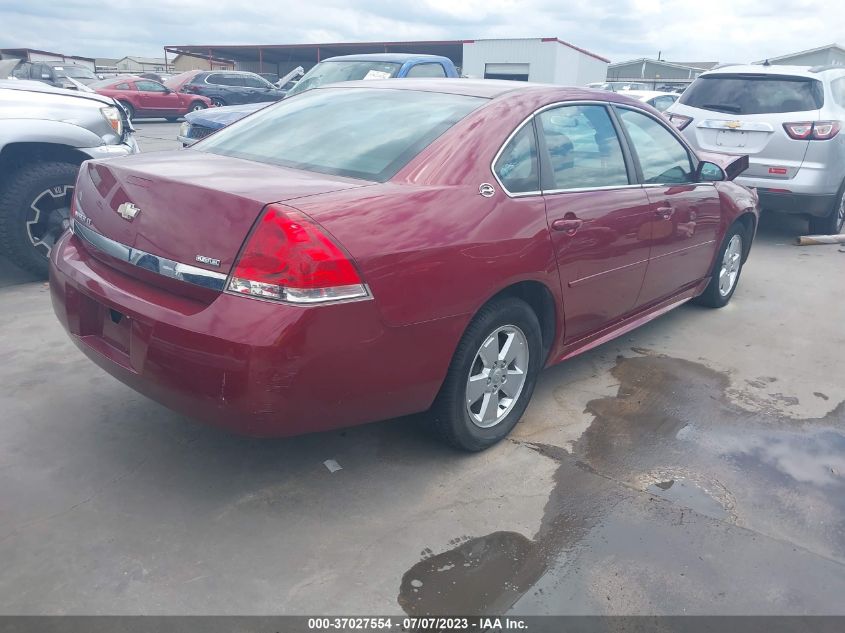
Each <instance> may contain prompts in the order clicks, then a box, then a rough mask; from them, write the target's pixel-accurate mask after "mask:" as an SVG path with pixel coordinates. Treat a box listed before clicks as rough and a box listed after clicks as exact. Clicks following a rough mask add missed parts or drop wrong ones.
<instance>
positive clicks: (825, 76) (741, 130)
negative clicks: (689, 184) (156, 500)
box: [666, 65, 845, 234]
mask: <svg viewBox="0 0 845 633" xmlns="http://www.w3.org/2000/svg"><path fill="white" fill-rule="evenodd" d="M666 114H667V115H668V116H669V119H670V120H671V121H672V123H673V124H674V125H675V127H677V128H678V129H679V130H681V131H682V133H683V134H684V136H686V138H687V140H689V142H690V143H692V145H693V146H694V147H695V148H697V149H701V150H704V151H713V152H723V153H728V154H747V155H748V156H749V160H750V166H749V168H748V169H747V170H746V171H745V172H744V173H743V174H742V175H741V176H740V177H738V178H737V179H736V181H737V182H739V183H741V184H743V185H745V186H747V187H755V188H756V189H757V191H758V193H759V195H760V206H761V207H762V208H763V210H765V211H778V212H782V213H795V214H805V215H808V216H809V217H810V231H811V232H812V233H824V234H833V233H839V232H841V231H842V230H843V224H845V132H842V133H840V130H841V128H842V126H843V125H845V67H843V66H826V67H819V68H808V67H803V66H770V65H749V66H726V67H722V68H718V69H714V70H711V71H709V72H706V73H702V75H701V76H700V77H699V78H698V79H696V80H695V81H694V82H693V83H692V84H691V85H690V86H689V88H687V90H686V91H685V92H684V94H683V95H682V96H681V98H680V99H679V100H678V102H677V103H675V104H674V105H673V106H671V107H670V108H669V109H668V110H667V112H666Z"/></svg>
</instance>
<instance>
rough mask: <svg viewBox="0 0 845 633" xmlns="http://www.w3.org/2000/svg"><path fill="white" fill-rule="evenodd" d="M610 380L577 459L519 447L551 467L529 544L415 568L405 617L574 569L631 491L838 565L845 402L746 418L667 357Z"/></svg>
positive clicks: (466, 551)
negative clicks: (808, 413) (802, 412)
mask: <svg viewBox="0 0 845 633" xmlns="http://www.w3.org/2000/svg"><path fill="white" fill-rule="evenodd" d="M612 374H613V376H614V377H615V378H616V380H617V381H618V382H619V388H618V392H617V394H616V396H614V397H605V398H598V399H596V400H592V401H591V402H589V403H588V404H587V409H586V411H587V412H588V413H591V414H592V415H593V417H594V419H593V421H592V423H591V424H590V426H589V428H588V429H587V430H586V431H585V432H584V434H583V435H582V436H581V437H580V438H579V439H578V441H576V442H575V443H574V444H573V445H572V447H571V453H570V452H568V451H567V450H564V449H562V448H559V447H554V446H546V445H535V444H526V446H528V447H530V448H532V449H534V450H537V451H538V452H540V453H542V454H543V455H545V456H547V457H549V458H550V459H553V460H555V461H556V462H557V463H558V469H557V471H556V472H555V476H554V486H553V489H552V491H551V494H550V496H549V500H548V502H547V504H546V507H545V509H544V514H543V519H542V521H541V525H540V528H539V529H538V531H537V533H536V534H534V535H532V536H530V537H529V536H527V535H522V534H517V533H515V532H495V533H493V534H490V535H487V536H481V537H478V538H473V539H470V540H468V541H465V542H462V543H460V544H459V545H457V546H456V547H454V548H452V549H450V550H448V551H445V552H442V553H440V554H436V555H434V556H432V557H430V558H426V559H425V560H422V561H420V562H419V563H417V564H416V565H414V566H413V567H412V568H411V569H410V570H408V572H406V573H405V574H404V576H403V578H402V582H401V586H400V589H399V596H398V601H399V604H400V605H401V606H402V608H403V609H404V610H405V611H406V612H407V613H410V614H418V615H422V614H436V613H464V614H467V615H472V614H483V613H490V612H504V611H506V610H507V609H508V608H509V607H510V606H512V605H513V604H514V603H515V602H516V600H518V599H519V598H520V597H521V596H522V595H524V594H525V593H526V592H527V591H528V590H530V588H531V587H532V586H533V585H534V584H535V583H536V582H537V581H538V579H539V578H541V577H543V575H544V574H546V573H548V572H549V570H550V569H555V570H558V571H556V572H555V573H560V571H559V570H560V569H562V568H565V566H566V565H567V564H568V561H572V560H575V559H577V555H578V549H579V547H582V542H583V540H584V537H585V536H586V535H587V534H589V533H590V531H591V530H592V529H593V528H595V527H596V526H598V525H601V526H602V529H603V530H604V531H606V532H608V533H614V526H613V524H612V518H611V510H612V508H613V507H614V504H616V503H618V502H619V501H620V499H621V497H622V495H628V497H629V498H630V495H631V494H636V492H632V491H640V492H641V493H643V494H642V498H643V504H644V506H645V507H646V510H645V511H647V506H648V503H649V502H658V503H659V502H660V500H662V501H664V502H667V503H671V504H673V505H674V506H677V507H679V508H681V509H684V512H686V510H685V509H687V508H689V509H690V510H692V514H698V515H703V516H705V517H710V519H716V520H718V521H721V522H725V523H730V524H737V525H739V526H742V527H747V528H749V529H752V530H754V531H756V532H760V533H762V534H766V535H768V536H772V537H774V538H776V539H780V540H784V541H789V542H792V543H794V544H795V545H797V546H800V547H802V548H804V549H806V550H810V551H812V552H815V553H818V554H820V555H822V556H825V557H827V558H830V559H832V560H839V561H840V562H843V563H845V403H842V404H840V405H839V406H838V407H836V409H834V410H833V411H831V412H830V413H829V414H828V415H827V416H825V417H824V418H819V419H809V420H808V419H802V420H796V419H792V418H790V417H788V416H786V415H784V414H783V413H780V412H772V411H771V410H766V411H763V410H760V411H748V410H746V409H743V408H740V407H738V406H736V405H735V404H733V403H731V402H730V401H729V399H728V398H727V397H726V390H727V389H728V387H729V381H728V378H727V377H726V376H725V375H723V374H720V373H718V372H715V371H713V370H711V369H709V368H707V367H705V366H704V365H701V364H697V363H693V362H689V361H685V360H680V359H674V358H668V357H662V356H644V357H635V358H622V357H620V358H618V359H617V364H616V366H615V367H614V368H613V370H612ZM774 381H775V379H774V378H771V377H764V378H761V379H760V382H761V383H762V384H766V383H768V384H771V383H772V382H774ZM746 395H748V397H751V398H753V397H754V396H753V395H750V394H746ZM777 395H779V396H780V397H781V399H782V400H783V401H784V402H785V403H786V402H788V403H792V399H791V397H790V396H788V395H783V394H777ZM796 404H797V401H796ZM597 475H598V476H597ZM619 532H620V537H619V538H623V539H624V533H622V532H621V530H620V531H619ZM602 547H603V548H606V550H607V552H609V555H612V553H613V551H614V547H617V548H619V549H622V548H624V547H627V545H623V544H622V543H620V544H618V545H616V546H614V544H613V543H607V544H605V545H603V546H602ZM667 556H671V554H667Z"/></svg>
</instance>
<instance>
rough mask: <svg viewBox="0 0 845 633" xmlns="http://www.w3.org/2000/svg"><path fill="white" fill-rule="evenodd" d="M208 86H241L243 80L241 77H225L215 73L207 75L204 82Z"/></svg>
mask: <svg viewBox="0 0 845 633" xmlns="http://www.w3.org/2000/svg"><path fill="white" fill-rule="evenodd" d="M205 81H206V83H209V84H217V85H218V86H243V85H244V78H243V77H242V76H241V75H226V74H223V73H215V74H213V75H209V76H208V78H207V79H206V80H205Z"/></svg>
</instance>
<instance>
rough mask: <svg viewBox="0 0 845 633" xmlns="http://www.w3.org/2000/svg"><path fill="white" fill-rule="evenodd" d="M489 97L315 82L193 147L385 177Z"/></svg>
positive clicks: (288, 164) (368, 177)
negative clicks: (321, 85)
mask: <svg viewBox="0 0 845 633" xmlns="http://www.w3.org/2000/svg"><path fill="white" fill-rule="evenodd" d="M486 101H487V100H486V99H482V98H479V97H467V96H464V95H452V94H442V93H435V92H415V91H412V90H377V89H372V88H326V89H322V90H312V91H310V92H308V93H307V94H304V95H301V97H297V98H296V99H285V100H284V101H281V102H280V103H278V104H276V105H274V106H271V107H268V108H266V109H264V110H261V111H259V112H257V113H255V114H253V115H251V116H249V117H247V118H245V119H242V120H240V121H237V122H236V123H233V124H232V125H230V126H228V127H226V128H224V129H222V130H220V131H219V132H217V133H216V134H214V135H213V136H211V137H209V138H208V139H207V140H205V141H202V142H200V143H198V144H196V145H194V146H193V147H194V148H196V149H198V150H202V151H206V152H211V153H213V154H222V155H224V156H233V157H235V158H243V159H246V160H253V161H257V162H261V163H271V164H275V165H282V166H284V167H292V168H294V169H303V170H307V171H316V172H320V173H325V174H337V175H339V176H349V177H352V178H362V179H365V180H373V181H377V182H384V181H385V180H389V179H390V178H391V177H393V175H394V174H396V172H398V171H399V170H400V169H401V168H402V167H404V166H405V165H406V164H407V163H408V162H410V161H411V159H413V158H414V157H415V156H416V155H417V154H419V153H420V152H421V151H422V150H423V149H424V148H425V147H427V146H428V145H429V144H430V143H431V142H432V141H434V139H436V138H437V137H438V136H440V135H441V134H443V133H444V132H446V130H448V129H449V128H451V127H452V126H453V125H455V123H457V122H458V121H460V120H461V119H462V118H464V117H465V116H466V115H467V114H469V113H470V112H472V111H473V110H475V109H476V108H478V107H480V106H481V105H483V104H484V103H485V102H486Z"/></svg>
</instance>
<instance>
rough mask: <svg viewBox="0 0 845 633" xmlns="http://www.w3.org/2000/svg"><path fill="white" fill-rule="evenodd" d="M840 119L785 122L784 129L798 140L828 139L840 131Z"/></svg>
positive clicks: (790, 136)
mask: <svg viewBox="0 0 845 633" xmlns="http://www.w3.org/2000/svg"><path fill="white" fill-rule="evenodd" d="M841 127H842V124H841V122H840V121H799V122H797V123H784V124H783V129H784V130H786V133H787V134H788V135H789V138H793V139H795V140H796V141H827V140H828V139H832V138H833V137H834V136H836V135H837V134H838V133H839V130H840V128H841Z"/></svg>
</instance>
